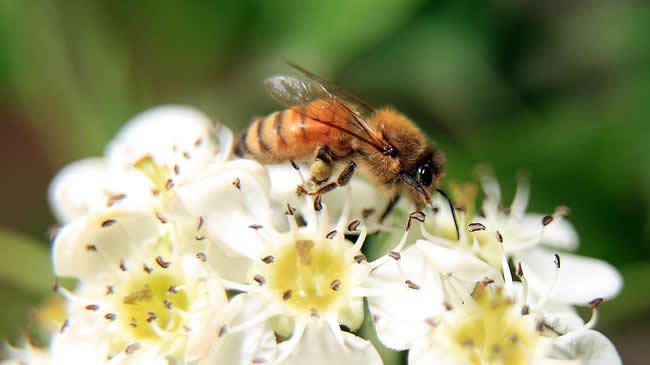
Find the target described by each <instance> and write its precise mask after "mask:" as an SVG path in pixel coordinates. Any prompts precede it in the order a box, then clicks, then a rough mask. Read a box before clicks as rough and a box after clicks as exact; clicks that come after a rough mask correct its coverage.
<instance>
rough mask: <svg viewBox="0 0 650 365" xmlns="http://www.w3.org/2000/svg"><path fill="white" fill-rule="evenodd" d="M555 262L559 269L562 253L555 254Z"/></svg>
mask: <svg viewBox="0 0 650 365" xmlns="http://www.w3.org/2000/svg"><path fill="white" fill-rule="evenodd" d="M553 262H555V266H556V267H557V268H558V269H559V268H560V266H561V261H560V255H558V254H555V260H553Z"/></svg>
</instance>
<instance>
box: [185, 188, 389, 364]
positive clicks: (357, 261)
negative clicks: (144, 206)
mask: <svg viewBox="0 0 650 365" xmlns="http://www.w3.org/2000/svg"><path fill="white" fill-rule="evenodd" d="M267 184H268V182H267V181H265V180H259V181H257V182H256V183H255V184H244V183H242V184H241V185H240V187H239V189H236V190H234V191H232V192H230V191H229V192H227V193H226V194H224V192H222V191H211V190H209V189H204V188H203V187H202V185H201V184H200V183H197V184H196V185H195V186H191V187H190V186H188V188H191V189H193V190H194V192H195V194H193V196H195V197H197V200H196V201H192V202H189V201H186V202H184V204H183V205H184V207H185V209H187V210H188V211H191V212H193V214H205V215H206V218H207V220H206V221H207V232H208V235H210V237H212V238H213V239H214V240H215V241H220V242H223V243H224V244H226V245H228V246H229V247H230V248H231V249H232V250H235V251H237V252H238V253H240V254H242V255H246V256H247V257H248V258H249V259H250V261H249V265H248V268H249V270H248V275H247V277H246V278H245V280H243V281H239V282H229V283H227V284H226V286H227V287H229V288H231V289H236V290H239V291H242V292H244V293H242V294H239V296H238V297H243V298H244V300H245V302H246V303H248V305H250V306H253V307H257V308H259V311H258V313H257V314H251V316H250V317H249V318H248V322H246V321H244V322H243V323H242V324H240V325H239V326H238V327H237V328H230V329H229V332H230V333H236V332H239V331H243V330H248V329H249V328H253V327H255V326H256V325H258V324H270V325H271V327H272V328H273V330H274V331H275V332H276V333H277V334H278V335H279V336H281V337H282V338H286V341H284V342H282V343H281V344H280V345H279V347H278V353H277V357H276V358H275V360H274V362H283V361H289V362H290V363H291V362H293V361H298V360H291V359H300V358H302V356H306V355H304V354H311V353H313V352H314V351H315V350H314V349H313V348H311V347H312V346H316V345H318V346H320V344H319V341H326V343H329V342H328V341H330V340H328V339H327V338H320V339H318V341H316V340H315V339H314V337H313V336H312V335H311V334H310V335H309V336H306V335H305V334H306V333H312V331H314V332H313V333H322V332H323V331H326V329H327V331H329V334H328V335H327V336H333V338H334V339H335V340H336V341H335V342H336V344H337V345H336V346H335V347H336V348H334V347H332V346H333V345H331V346H330V345H328V347H327V348H328V349H330V350H331V351H332V352H331V353H329V355H328V356H329V358H330V361H333V362H336V363H341V362H339V361H348V360H345V359H351V360H352V359H365V360H363V361H362V363H370V364H372V363H377V361H379V360H378V359H379V357H378V356H377V354H376V351H375V350H374V348H373V347H372V346H371V345H369V344H367V345H365V344H364V343H365V342H363V343H362V342H360V341H364V340H362V339H360V338H356V337H354V335H352V334H349V333H347V332H343V331H341V329H340V326H341V325H343V326H345V327H347V328H349V329H350V330H356V329H357V328H359V326H360V325H361V323H362V321H363V297H364V296H365V294H366V289H367V287H366V286H365V285H366V283H367V279H368V275H369V273H370V271H371V270H372V265H371V264H370V263H368V262H367V261H366V260H365V256H364V255H363V254H362V253H361V247H362V245H363V242H364V241H365V238H366V235H367V228H366V227H365V226H363V225H360V222H359V221H356V222H349V221H348V216H349V215H348V214H349V207H344V208H343V212H342V214H341V217H340V218H339V220H338V222H337V223H336V224H335V225H330V223H329V215H328V213H327V208H328V207H327V205H325V204H322V205H319V204H318V203H315V201H314V199H312V198H311V197H303V198H302V199H303V202H304V204H300V205H299V206H297V207H293V206H291V205H290V204H286V203H285V210H286V214H287V218H288V226H289V230H288V231H278V230H276V229H275V228H274V226H273V219H272V215H273V214H272V211H271V208H270V202H269V199H268V192H267V191H265V190H264V189H261V188H260V186H268V185H267ZM346 189H349V188H346ZM348 191H349V190H348ZM201 194H202V195H201ZM217 200H219V201H221V200H224V201H225V202H226V204H227V205H226V207H228V208H227V210H226V209H224V210H223V211H222V210H217V209H214V210H212V211H208V210H207V208H206V207H205V205H204V202H212V201H217ZM315 208H316V209H318V210H319V211H315ZM297 212H301V213H302V215H301V217H302V218H303V219H304V221H305V224H306V225H304V226H299V225H298V223H297V220H296V217H295V216H294V214H296V213H297ZM350 230H351V231H357V230H358V231H359V232H360V233H359V237H358V238H357V241H356V243H352V242H350V241H348V240H347V239H346V238H345V234H346V232H349V231H350ZM323 323H324V324H325V325H324V324H323ZM323 326H325V327H323ZM347 343H351V344H354V345H350V344H347ZM352 349H355V350H354V351H353V350H352ZM350 351H353V352H354V354H348V353H349V352H350ZM299 354H303V355H299ZM265 359H266V360H268V358H265ZM351 360H350V361H351ZM342 363H345V362H342Z"/></svg>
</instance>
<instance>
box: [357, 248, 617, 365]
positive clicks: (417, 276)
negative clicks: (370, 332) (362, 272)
mask: <svg viewBox="0 0 650 365" xmlns="http://www.w3.org/2000/svg"><path fill="white" fill-rule="evenodd" d="M520 274H522V275H521V280H522V283H523V285H519V283H512V280H511V279H510V278H509V276H510V273H509V271H507V272H503V276H504V277H506V280H505V281H504V280H502V279H501V275H502V274H499V273H497V272H495V271H494V270H493V269H492V268H491V267H490V266H489V265H487V264H485V263H482V262H481V261H479V260H477V259H476V258H472V257H471V256H469V255H467V254H466V253H465V252H463V251H461V250H456V249H446V248H442V247H439V246H436V245H432V244H431V243H429V242H426V241H418V242H417V243H416V244H415V245H413V246H411V247H409V248H407V249H406V250H405V251H404V252H403V253H402V255H401V257H400V260H399V261H396V262H395V263H394V264H393V265H384V266H382V267H380V268H378V269H377V270H376V272H374V273H373V276H380V277H381V278H382V280H383V281H384V282H385V281H390V280H391V279H392V281H393V282H394V284H395V285H392V286H383V287H382V290H383V293H382V295H377V296H375V297H371V298H369V307H370V310H371V313H372V315H373V320H374V321H375V324H376V328H377V332H378V335H379V338H380V339H381V341H382V342H383V343H384V344H386V345H387V346H389V347H391V348H394V349H398V350H401V349H406V348H408V349H410V352H409V364H412V365H417V364H430V363H433V362H435V363H437V364H479V365H480V364H538V365H542V364H558V365H559V364H567V365H568V364H576V363H577V364H606V363H607V364H610V363H611V364H620V359H619V357H618V354H617V353H616V350H615V349H614V347H613V345H611V343H610V342H609V341H608V340H607V339H606V338H604V336H602V335H599V334H597V332H595V331H592V330H590V329H589V328H590V327H591V326H592V325H593V324H594V322H595V315H594V316H593V317H592V320H591V321H590V322H589V323H587V324H586V325H584V327H583V324H582V321H581V320H580V317H578V316H577V314H575V312H574V311H572V310H571V308H570V307H568V306H566V305H562V304H557V303H555V304H553V303H550V302H549V297H548V296H544V297H542V298H536V297H535V296H534V295H530V294H531V293H529V292H528V285H527V281H526V277H525V275H523V273H520ZM405 280H408V281H409V283H410V285H408V287H406V286H405V285H404V283H405V282H406V281H405ZM599 303H600V301H597V302H594V305H593V307H594V308H595V306H596V305H597V304H599ZM594 310H595V309H594ZM594 333H595V334H594ZM599 346H602V347H599ZM608 361H610V362H608Z"/></svg>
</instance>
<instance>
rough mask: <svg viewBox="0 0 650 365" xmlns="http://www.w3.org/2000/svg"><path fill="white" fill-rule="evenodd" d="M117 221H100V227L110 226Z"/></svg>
mask: <svg viewBox="0 0 650 365" xmlns="http://www.w3.org/2000/svg"><path fill="white" fill-rule="evenodd" d="M115 222H117V221H116V220H115V219H107V220H105V221H103V222H102V228H106V227H110V226H112V225H113V224H115Z"/></svg>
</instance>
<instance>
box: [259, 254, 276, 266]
mask: <svg viewBox="0 0 650 365" xmlns="http://www.w3.org/2000/svg"><path fill="white" fill-rule="evenodd" d="M273 261H275V257H273V256H271V255H268V256H264V257H262V262H263V263H265V264H270V263H273Z"/></svg>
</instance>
